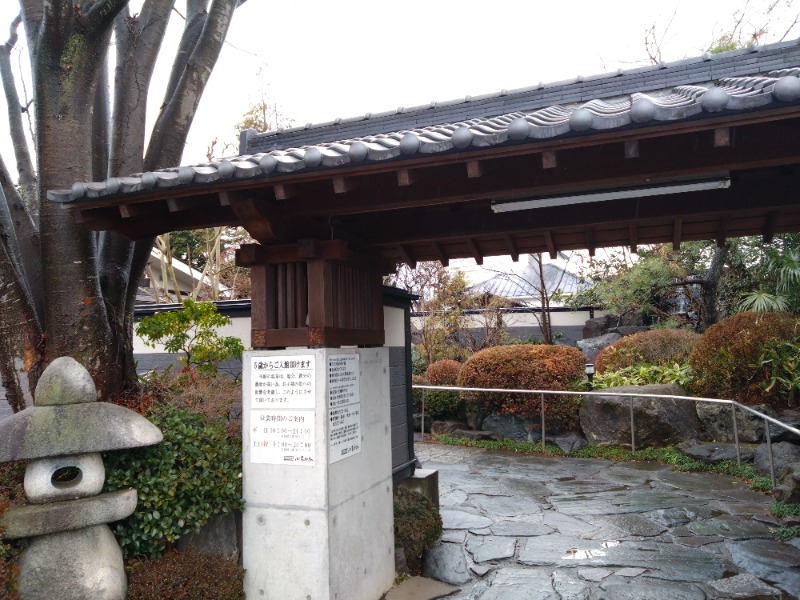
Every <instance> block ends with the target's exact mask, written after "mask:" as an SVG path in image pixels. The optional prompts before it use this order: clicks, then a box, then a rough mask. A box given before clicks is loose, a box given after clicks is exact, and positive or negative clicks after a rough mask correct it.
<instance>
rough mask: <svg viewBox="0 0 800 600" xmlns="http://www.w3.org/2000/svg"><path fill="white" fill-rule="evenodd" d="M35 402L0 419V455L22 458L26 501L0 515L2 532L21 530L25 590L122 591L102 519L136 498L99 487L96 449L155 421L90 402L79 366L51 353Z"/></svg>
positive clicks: (43, 595) (71, 598) (85, 598)
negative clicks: (25, 542)
mask: <svg viewBox="0 0 800 600" xmlns="http://www.w3.org/2000/svg"><path fill="white" fill-rule="evenodd" d="M34 398H35V406H34V407H32V408H28V409H26V410H23V411H21V412H18V413H16V414H14V415H12V416H10V417H7V418H6V419H4V420H2V421H0V462H9V461H15V460H27V461H28V466H27V468H26V470H25V482H24V487H25V494H26V496H27V498H28V501H29V504H27V505H25V506H21V507H16V508H12V509H9V510H8V511H7V512H6V514H5V515H3V517H2V518H0V528H2V529H3V530H4V533H3V536H4V538H5V539H9V540H11V539H18V538H30V543H29V545H28V548H27V549H26V550H25V552H24V553H23V554H22V556H21V558H20V572H19V578H18V582H19V592H20V594H21V595H22V597H23V598H24V599H25V600H45V599H47V600H51V599H52V598H59V599H60V600H124V598H125V593H126V589H127V583H126V578H125V571H124V566H123V561H122V552H121V550H120V548H119V545H118V544H117V541H116V539H115V538H114V535H113V534H112V533H111V530H110V529H109V527H108V525H107V523H113V522H115V521H119V520H121V519H124V518H126V517H128V516H129V515H130V514H132V513H133V511H134V509H135V508H136V502H137V494H136V490H135V489H132V488H131V489H124V490H117V491H114V492H108V493H105V494H101V493H100V492H101V491H102V489H103V483H104V481H105V468H104V466H103V460H102V458H101V455H100V453H101V452H105V451H108V450H121V449H125V448H136V447H139V446H149V445H152V444H157V443H159V442H160V441H161V440H162V439H163V438H162V435H161V432H160V431H159V429H158V428H157V427H156V426H155V425H153V424H152V423H150V422H149V421H148V420H147V419H145V418H144V417H142V416H140V415H139V414H137V413H135V412H133V411H132V410H129V409H127V408H124V407H122V406H117V405H115V404H109V403H107V402H97V390H96V388H95V385H94V382H93V381H92V378H91V376H90V375H89V373H88V371H87V370H86V369H85V368H84V367H83V366H81V365H80V364H79V363H78V362H77V361H75V360H74V359H72V358H68V357H62V358H58V359H56V360H54V361H53V362H52V363H51V364H50V366H48V367H47V369H46V370H45V371H44V373H43V374H42V376H41V378H40V380H39V383H38V385H37V386H36V391H35V393H34Z"/></svg>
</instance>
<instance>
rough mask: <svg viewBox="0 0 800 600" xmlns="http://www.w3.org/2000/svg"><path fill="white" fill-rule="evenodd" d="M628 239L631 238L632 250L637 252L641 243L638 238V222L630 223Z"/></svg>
mask: <svg viewBox="0 0 800 600" xmlns="http://www.w3.org/2000/svg"><path fill="white" fill-rule="evenodd" d="M628 239H629V240H630V247H631V252H633V253H634V254H635V253H636V249H637V247H638V245H639V244H638V242H637V239H636V223H628Z"/></svg>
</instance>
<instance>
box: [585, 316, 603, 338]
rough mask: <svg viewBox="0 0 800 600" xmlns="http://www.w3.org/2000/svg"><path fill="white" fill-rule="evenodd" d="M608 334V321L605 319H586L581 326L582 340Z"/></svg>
mask: <svg viewBox="0 0 800 600" xmlns="http://www.w3.org/2000/svg"><path fill="white" fill-rule="evenodd" d="M607 332H608V319H607V318H606V317H595V318H594V319H587V320H586V322H585V323H584V324H583V339H585V340H588V339H590V338H595V337H599V336H601V335H603V334H604V333H607Z"/></svg>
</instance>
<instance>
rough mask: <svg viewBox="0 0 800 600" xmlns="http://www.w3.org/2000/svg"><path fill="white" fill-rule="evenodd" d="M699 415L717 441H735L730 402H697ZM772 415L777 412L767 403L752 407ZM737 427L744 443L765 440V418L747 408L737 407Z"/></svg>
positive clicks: (756, 442)
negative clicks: (748, 410)
mask: <svg viewBox="0 0 800 600" xmlns="http://www.w3.org/2000/svg"><path fill="white" fill-rule="evenodd" d="M695 404H696V411H697V416H698V418H699V419H700V421H701V422H702V423H703V426H704V427H705V428H706V430H707V431H708V433H709V434H710V435H711V437H712V438H713V439H714V440H715V441H717V442H733V441H734V439H735V437H734V435H733V416H732V412H731V406H730V405H729V404H717V403H711V402H696V403H695ZM751 408H752V409H754V410H757V411H759V412H761V413H764V414H765V415H768V416H770V417H774V416H775V412H774V411H773V410H772V409H771V408H770V407H769V406H768V405H766V404H755V405H753V406H752V407H751ZM736 428H737V430H738V432H739V442H740V443H743V444H759V443H761V442H763V441H764V419H762V418H761V417H758V416H756V415H754V414H753V413H750V412H747V411H745V410H741V409H736Z"/></svg>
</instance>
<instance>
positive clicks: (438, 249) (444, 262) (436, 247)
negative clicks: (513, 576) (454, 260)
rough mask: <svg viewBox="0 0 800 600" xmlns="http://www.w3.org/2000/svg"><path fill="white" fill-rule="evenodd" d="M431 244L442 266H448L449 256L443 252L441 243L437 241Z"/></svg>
mask: <svg viewBox="0 0 800 600" xmlns="http://www.w3.org/2000/svg"><path fill="white" fill-rule="evenodd" d="M431 245H432V246H433V251H434V253H435V254H436V256H438V257H439V262H440V263H442V266H443V267H446V266H448V265H449V264H450V258H449V257H448V256H447V254H445V251H444V248H442V245H441V244H440V243H439V242H433V243H432V244H431Z"/></svg>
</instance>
